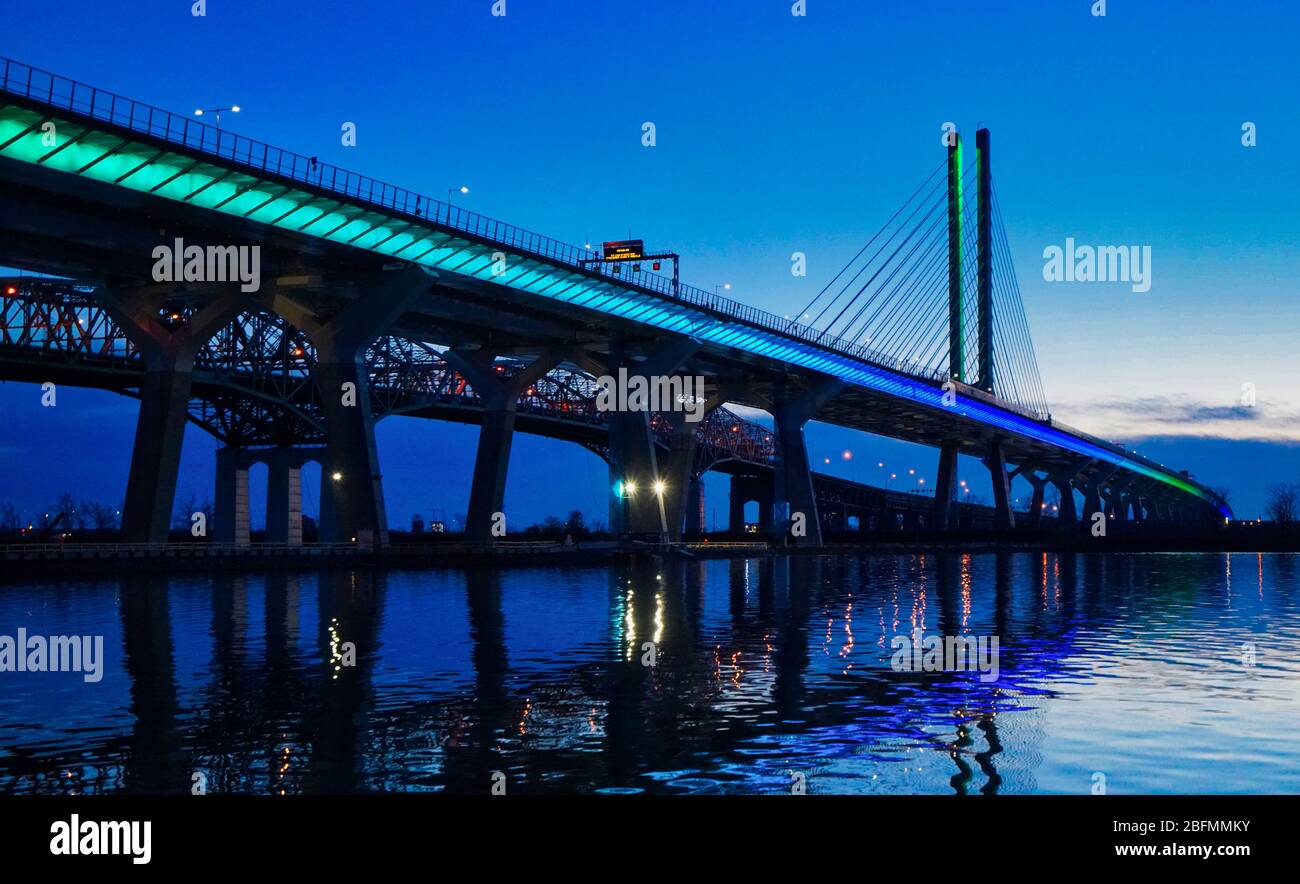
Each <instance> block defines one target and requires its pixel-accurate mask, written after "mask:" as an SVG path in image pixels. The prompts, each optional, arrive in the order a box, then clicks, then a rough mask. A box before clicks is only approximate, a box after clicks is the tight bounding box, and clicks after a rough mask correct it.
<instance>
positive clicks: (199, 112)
mask: <svg viewBox="0 0 1300 884" xmlns="http://www.w3.org/2000/svg"><path fill="white" fill-rule="evenodd" d="M222 111H230V112H231V113H232V114H237V113H239V105H237V104H232V105H230V106H229V107H207V108H204V107H199V108H195V109H194V116H196V117H201V116H203V115H204V114H216V115H217V128H218V129H220V128H221V113H222Z"/></svg>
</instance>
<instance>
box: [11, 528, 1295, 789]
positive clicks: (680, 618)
mask: <svg viewBox="0 0 1300 884" xmlns="http://www.w3.org/2000/svg"><path fill="white" fill-rule="evenodd" d="M20 628H21V629H24V630H26V634H27V635H28V636H29V637H30V636H59V635H78V636H80V635H87V636H92V637H93V636H102V637H103V655H102V656H103V659H102V660H101V661H99V664H100V666H101V673H100V675H101V677H100V678H99V680H98V681H87V676H86V674H84V673H76V672H59V673H53V672H31V671H24V672H18V671H0V793H20V794H30V793H40V794H65V793H66V794H84V793H104V792H117V791H128V792H145V793H154V792H165V793H182V792H190V791H192V790H195V789H197V788H202V789H204V790H206V791H207V792H208V793H209V794H215V793H226V792H239V793H259V794H282V793H283V794H295V793H320V792H324V793H348V792H363V791H413V792H425V791H427V792H437V791H445V792H454V793H476V794H486V793H489V792H490V791H491V790H492V789H493V788H494V786H495V787H496V788H497V789H498V790H500V789H505V790H506V791H507V792H508V793H510V794H525V793H543V792H545V793H573V792H578V793H590V792H601V791H604V792H626V791H635V792H652V793H676V794H689V793H694V794H718V793H776V792H789V791H791V790H792V789H795V790H798V789H803V790H806V791H807V792H808V793H812V794H816V793H850V794H876V793H927V794H942V793H953V792H960V793H981V792H982V793H1006V794H1011V793H1031V792H1045V793H1075V794H1087V793H1089V792H1097V791H1102V790H1104V791H1106V792H1108V793H1110V794H1125V793H1187V792H1208V793H1269V792H1288V793H1295V792H1300V728H1297V726H1296V725H1297V722H1298V721H1300V556H1296V555H1263V556H1256V555H1241V554H1234V555H1213V554H1196V555H1173V554H1169V555H1166V554H1159V555H1156V554H1152V555H1095V556H1094V555H1076V554H1059V555H1058V554H1051V553H1049V554H1043V553H1036V554H1028V553H998V554H993V553H989V554H974V555H957V554H944V555H937V554H928V555H921V554H915V555H862V556H827V557H795V558H790V559H775V560H773V559H754V560H731V561H727V560H711V561H706V562H685V563H684V562H680V561H672V562H661V563H657V564H656V563H645V564H639V565H633V566H626V567H622V566H619V567H606V566H600V567H590V568H519V569H510V570H503V571H488V570H431V571H395V572H389V573H375V572H370V571H359V572H324V573H300V574H282V573H281V574H256V575H233V576H231V575H225V576H216V577H206V576H173V577H140V576H132V577H123V578H120V579H109V580H100V579H96V580H87V581H85V582H63V583H58V584H48V585H8V586H3V587H0V637H3V636H11V637H12V636H16V635H17V633H18V630H19V629H20ZM917 630H919V631H920V632H919V635H918V636H917V640H918V641H923V640H924V638H925V637H927V636H937V637H939V638H941V639H942V638H944V637H948V636H964V637H969V638H972V639H976V640H977V641H979V640H981V639H982V640H984V641H985V644H984V645H983V646H982V647H983V648H984V649H985V650H986V651H988V654H987V655H986V656H985V657H984V658H978V659H977V660H974V661H971V660H968V661H967V662H968V663H970V664H973V663H976V662H982V663H983V664H985V665H983V667H982V668H978V669H972V668H971V666H970V665H967V666H965V667H960V666H956V665H953V661H952V660H947V661H940V662H941V663H942V664H943V665H944V666H946V667H947V668H934V667H932V668H933V671H925V667H923V666H922V667H916V666H911V665H909V663H908V661H909V660H912V659H913V658H912V656H911V655H910V653H898V650H899V649H900V648H902V649H904V650H905V651H910V650H911V648H912V645H911V644H910V642H911V640H912V639H911V638H909V637H911V636H914V635H915V634H916V633H917ZM993 639H996V640H997V645H996V655H994V654H993V653H992V650H991V649H992V647H993V645H992V640H993ZM921 647H923V648H924V647H925V645H924V644H923V645H921ZM86 662H88V661H86ZM992 662H996V670H994V669H993V668H991V667H990V666H989V665H987V664H989V663H992ZM918 669H919V671H918ZM959 669H960V671H957V670H959ZM92 677H93V676H92Z"/></svg>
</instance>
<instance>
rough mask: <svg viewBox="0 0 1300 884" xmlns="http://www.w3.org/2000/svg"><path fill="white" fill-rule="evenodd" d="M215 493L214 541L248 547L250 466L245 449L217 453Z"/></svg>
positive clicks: (220, 450) (224, 450) (219, 450)
mask: <svg viewBox="0 0 1300 884" xmlns="http://www.w3.org/2000/svg"><path fill="white" fill-rule="evenodd" d="M214 491H215V493H214V494H213V513H212V521H213V525H212V539H213V541H214V542H216V543H232V544H234V545H235V546H248V544H249V533H250V532H249V519H248V463H247V461H246V460H245V454H244V452H243V450H242V449H239V448H218V449H217V484H216V488H215V489H214Z"/></svg>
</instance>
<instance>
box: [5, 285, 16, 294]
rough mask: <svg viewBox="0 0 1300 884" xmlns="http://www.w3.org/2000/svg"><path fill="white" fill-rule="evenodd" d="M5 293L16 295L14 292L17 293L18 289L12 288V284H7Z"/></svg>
mask: <svg viewBox="0 0 1300 884" xmlns="http://www.w3.org/2000/svg"><path fill="white" fill-rule="evenodd" d="M5 294H6V295H16V294H18V289H16V288H14V287H13V286H9V288H7V289H5Z"/></svg>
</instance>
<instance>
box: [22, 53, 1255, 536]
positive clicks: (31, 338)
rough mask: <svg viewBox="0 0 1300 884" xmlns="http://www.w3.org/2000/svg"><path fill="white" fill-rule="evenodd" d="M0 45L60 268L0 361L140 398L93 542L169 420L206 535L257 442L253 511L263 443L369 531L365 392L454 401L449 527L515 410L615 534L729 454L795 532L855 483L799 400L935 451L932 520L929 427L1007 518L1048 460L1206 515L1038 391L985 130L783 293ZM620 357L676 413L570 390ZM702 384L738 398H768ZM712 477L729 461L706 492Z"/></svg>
mask: <svg viewBox="0 0 1300 884" xmlns="http://www.w3.org/2000/svg"><path fill="white" fill-rule="evenodd" d="M2 64H3V68H2V73H0V182H2V183H3V185H4V186H3V188H2V189H0V234H3V246H0V264H3V265H5V266H10V267H16V268H20V269H23V270H27V271H33V272H36V273H40V274H49V275H54V276H57V277H59V278H60V279H59V280H58V281H53V280H39V281H38V280H33V279H31V278H24V279H23V280H22V281H21V283H18V282H15V281H10V282H9V283H7V284H6V288H5V290H4V291H5V295H4V302H3V303H4V310H5V339H4V342H3V346H0V350H2V351H3V352H2V353H0V371H2V372H4V374H3V377H5V378H10V379H17V380H30V381H42V382H43V381H52V380H53V381H62V382H64V383H70V384H79V385H87V386H99V387H104V388H108V389H117V390H119V391H122V392H128V393H129V394H130V395H134V396H136V397H137V398H139V399H140V403H141V405H140V412H139V417H138V422H137V430H136V439H135V445H134V449H133V453H132V462H131V471H130V477H129V481H128V486H127V496H126V502H125V505H124V510H123V530H122V538H123V540H124V541H128V542H136V543H139V542H160V541H162V540H164V539H165V538H166V534H167V529H168V526H169V523H170V519H171V513H172V505H173V498H174V495H175V487H176V481H177V473H178V470H179V459H180V450H181V444H182V439H183V432H184V428H185V426H186V424H187V423H190V422H192V423H195V424H198V425H199V426H202V427H203V428H204V429H205V430H207V431H208V432H211V433H212V434H213V435H215V436H217V438H219V439H221V440H222V442H223V443H224V445H225V447H224V448H223V449H222V450H221V452H220V453H219V454H218V469H217V475H218V487H217V496H216V503H217V506H216V523H217V526H216V532H217V536H218V537H219V538H222V539H227V540H238V539H239V538H240V537H241V536H243V534H244V532H246V530H247V529H246V525H247V515H246V512H247V506H246V498H247V472H246V471H247V466H248V464H249V463H250V462H252V461H253V460H265V461H267V462H268V463H269V464H271V465H272V470H271V484H272V486H273V487H274V489H275V490H274V491H273V492H272V494H273V495H274V497H275V500H273V501H270V502H271V503H272V504H273V505H272V506H270V507H269V508H268V529H269V530H271V531H273V533H274V534H275V535H276V536H277V537H280V536H283V537H289V538H290V539H291V538H292V536H293V530H294V529H293V522H294V519H295V518H296V516H295V511H294V494H295V493H297V492H295V491H294V488H293V486H294V485H295V484H296V478H295V477H296V473H295V471H296V469H298V467H300V466H301V464H302V463H303V462H305V461H306V460H318V461H320V462H321V464H322V467H323V474H324V475H328V476H329V477H331V478H330V481H328V482H324V481H323V482H322V486H323V488H322V504H321V536H322V539H323V540H326V541H329V542H337V541H349V540H351V539H353V538H356V539H357V542H358V543H361V544H364V545H376V546H380V547H382V546H384V545H386V544H387V524H386V516H385V511H384V505H383V485H382V478H381V476H382V474H381V471H380V466H379V455H378V451H377V447H376V444H375V437H374V425H375V422H376V421H377V420H378V419H380V418H381V417H383V416H385V415H390V414H417V415H422V416H427V417H439V418H444V419H452V420H469V421H472V422H475V423H478V424H479V425H480V435H479V443H478V450H477V455H476V463H475V470H474V477H473V482H472V490H471V496H470V501H469V507H468V513H467V532H468V534H469V535H470V537H471V538H472V539H473V540H474V541H475V542H477V543H481V544H483V545H489V546H490V545H491V544H492V542H493V541H494V539H495V536H494V533H493V531H492V527H493V523H494V519H493V516H494V514H496V513H501V512H503V511H504V494H505V482H506V474H507V468H508V464H509V453H510V446H511V440H512V438H513V434H514V433H515V432H516V430H518V431H522V432H542V433H544V434H546V435H551V436H554V437H556V438H563V439H568V440H570V441H574V442H577V443H579V444H583V445H585V446H587V447H588V448H591V449H592V450H595V451H597V452H598V453H600V454H601V455H602V456H603V457H604V458H605V459H606V460H607V462H608V463H609V469H610V483H609V487H610V515H611V526H612V527H613V529H614V530H615V531H616V532H617V533H619V534H620V535H622V536H628V537H637V536H641V537H657V538H660V539H672V538H676V537H680V536H681V534H682V532H683V531H684V530H689V529H690V528H691V527H692V523H691V521H690V518H691V517H690V516H688V513H691V512H695V513H698V511H699V507H698V506H697V504H698V502H699V498H698V494H699V481H698V477H699V475H700V473H702V472H703V471H704V470H706V469H721V470H723V471H726V472H730V473H732V474H733V476H736V477H737V478H739V479H742V480H744V481H745V482H757V483H759V484H758V486H757V487H756V488H755V490H753V491H752V496H751V499H755V500H759V501H760V503H761V504H762V511H763V513H764V516H763V517H762V519H761V521H763V522H764V523H765V524H766V525H768V526H770V527H771V528H772V529H773V530H774V531H775V532H776V533H777V534H778V535H780V536H783V537H784V539H785V542H787V543H790V544H794V545H818V544H820V543H821V541H822V531H823V526H824V524H826V523H827V521H828V519H829V518H830V513H829V509H831V508H832V507H830V506H828V502H829V501H831V500H838V501H839V502H841V503H844V502H845V501H847V500H850V499H853V500H855V501H862V500H866V499H867V498H869V497H870V496H871V495H872V494H874V493H876V491H873V490H871V489H865V488H844V487H841V485H843V484H846V483H837V482H835V481H834V480H830V479H829V478H828V477H821V476H817V475H816V474H815V473H814V471H813V469H812V465H811V463H810V461H809V457H808V453H807V448H806V445H805V443H804V429H805V427H806V425H807V423H808V422H809V421H812V420H816V421H820V422H826V423H832V424H837V425H840V426H844V427H850V428H854V429H859V430H863V431H866V432H869V433H874V434H878V435H884V436H889V437H893V438H899V439H905V440H907V441H911V442H917V443H920V444H924V445H930V446H933V447H934V448H936V449H937V451H938V459H939V469H938V476H939V481H938V483H937V487H936V489H935V495H934V499H933V501H927V502H925V504H924V508H925V510H926V511H925V513H924V515H923V516H921V517H919V519H918V521H920V522H923V523H924V524H925V525H926V526H927V527H928V528H932V529H934V530H937V531H942V530H945V529H947V528H950V527H952V526H953V525H954V523H955V521H956V519H957V512H958V508H957V505H956V503H955V500H954V498H955V497H956V491H957V462H958V461H957V458H958V455H959V454H970V455H976V456H978V457H979V458H981V459H982V460H983V462H984V463H985V465H986V466H987V468H988V469H989V471H990V475H991V477H992V479H993V489H994V507H993V510H992V518H993V521H994V523H995V525H996V526H997V527H998V528H1000V529H1002V530H1007V531H1009V530H1012V529H1014V528H1015V527H1016V521H1017V520H1016V516H1017V514H1016V513H1015V511H1014V509H1013V507H1012V499H1011V498H1012V495H1011V491H1010V488H1011V483H1012V481H1013V480H1014V479H1016V478H1017V477H1019V478H1023V479H1024V480H1026V481H1028V482H1029V483H1030V484H1031V486H1032V487H1033V501H1034V502H1033V503H1032V504H1031V507H1030V511H1029V513H1030V518H1033V519H1036V518H1037V517H1038V516H1039V515H1040V514H1041V511H1042V502H1043V494H1044V490H1045V488H1046V487H1047V486H1048V485H1049V484H1051V485H1055V486H1056V488H1057V489H1058V490H1059V492H1060V498H1061V506H1060V513H1059V516H1058V519H1057V522H1058V524H1059V525H1060V526H1061V527H1062V528H1063V529H1065V530H1072V529H1073V528H1074V526H1076V525H1078V524H1079V523H1080V512H1079V509H1078V504H1077V502H1076V496H1075V495H1076V493H1077V494H1079V495H1080V497H1081V499H1082V506H1083V511H1082V515H1083V517H1084V520H1085V521H1086V517H1087V516H1088V515H1089V514H1091V513H1096V512H1106V513H1108V514H1109V515H1110V516H1111V517H1112V518H1119V519H1130V518H1131V519H1135V520H1147V519H1152V518H1159V519H1166V520H1167V519H1174V520H1180V521H1189V522H1190V521H1198V522H1209V521H1210V520H1213V519H1218V518H1221V517H1227V516H1230V510H1229V509H1228V507H1227V505H1226V503H1225V502H1224V501H1223V500H1221V499H1220V498H1219V497H1218V496H1217V495H1215V494H1214V492H1212V491H1211V490H1210V489H1208V488H1206V487H1204V486H1202V485H1200V484H1199V483H1197V482H1195V481H1193V480H1192V479H1191V477H1189V476H1188V475H1187V474H1186V473H1182V472H1178V471H1175V470H1172V469H1170V468H1166V467H1165V466H1163V465H1161V464H1158V463H1155V462H1153V461H1151V460H1149V459H1147V458H1143V457H1140V456H1138V455H1137V454H1135V453H1133V452H1129V451H1127V450H1125V449H1124V448H1122V447H1121V446H1118V445H1115V444H1112V443H1110V442H1107V441H1105V440H1101V439H1098V438H1096V437H1093V436H1091V435H1089V434H1086V433H1084V432H1082V431H1079V430H1076V429H1073V428H1070V427H1067V426H1064V425H1062V424H1061V423H1059V422H1057V421H1054V420H1053V419H1052V417H1051V416H1050V413H1049V412H1048V409H1047V406H1046V401H1045V397H1044V396H1043V394H1042V389H1041V384H1040V383H1039V381H1038V376H1037V368H1036V364H1035V362H1034V359H1033V348H1032V344H1031V342H1030V341H1029V336H1028V328H1027V324H1026V323H1025V321H1024V314H1023V309H1022V308H1021V306H1020V301H1019V292H1018V290H1017V288H1016V285H1015V276H1014V271H1013V269H1012V267H1011V264H1010V253H1009V249H1008V248H1007V245H1006V239H1005V232H1004V230H1003V229H1002V225H1001V215H1000V212H999V211H998V207H997V201H996V194H995V191H994V189H993V182H992V174H991V163H990V155H991V152H990V140H989V134H988V132H987V130H980V132H979V133H977V138H976V151H975V162H973V163H969V164H967V163H966V162H965V159H964V148H963V145H962V143H961V141H960V139H959V138H955V139H954V141H953V144H952V145H951V146H950V147H949V148H948V151H947V154H948V155H947V157H946V158H945V161H944V162H943V163H942V164H941V165H940V167H939V168H938V169H936V172H935V174H933V175H932V176H931V178H930V180H927V182H926V183H925V184H923V185H922V186H921V188H919V189H918V190H917V192H916V193H915V194H914V195H913V197H912V198H911V199H910V200H909V201H908V203H907V204H905V205H904V206H903V207H902V208H900V209H899V211H898V212H896V213H895V215H894V216H893V218H891V219H890V221H889V222H888V223H887V224H886V226H885V227H884V228H882V229H881V231H880V232H878V233H877V235H876V236H875V237H873V238H872V240H871V241H870V242H868V243H867V245H866V246H864V248H863V250H862V251H861V252H860V253H859V255H858V256H856V257H855V259H854V261H853V262H851V263H850V265H849V266H848V267H846V268H845V269H844V270H843V271H841V273H840V274H839V275H837V276H836V278H835V279H833V280H832V282H831V283H830V284H828V285H827V287H826V288H825V289H824V290H823V291H822V292H821V293H820V294H819V295H818V297H817V298H816V299H814V301H813V302H812V303H811V304H809V305H808V306H807V308H806V309H805V310H803V311H801V312H800V314H799V316H798V318H796V319H794V320H790V319H786V318H784V317H780V316H776V315H774V314H770V313H766V312H764V311H761V310H757V309H755V308H753V307H750V306H747V305H743V304H740V303H737V302H735V301H732V300H729V299H726V298H721V297H718V295H717V294H716V293H714V292H706V291H703V290H700V289H696V288H692V287H690V286H686V285H683V284H681V283H680V282H679V281H678V280H677V279H676V278H675V277H674V278H671V279H670V278H668V277H667V276H664V275H660V274H658V273H654V272H647V271H645V270H643V269H641V268H640V267H634V266H633V265H631V264H626V263H606V262H601V261H599V260H596V259H598V257H599V256H598V255H597V254H596V253H594V252H592V251H591V250H590V249H587V248H580V247H577V246H571V245H567V244H564V243H561V242H558V241H556V240H554V239H551V238H549V237H545V236H541V235H539V234H534V233H531V232H528V231H525V230H522V229H520V228H517V227H514V226H512V225H509V224H506V223H504V222H500V221H496V220H493V219H489V218H486V217H484V216H481V215H478V214H476V213H473V212H468V211H466V210H464V209H462V208H458V207H453V206H451V205H449V204H447V203H445V202H440V201H438V200H433V199H429V198H427V197H424V196H422V195H419V194H416V193H412V192H410V191H407V190H404V189H402V188H398V187H395V186H393V185H390V184H386V183H383V182H379V181H376V180H374V179H371V178H367V177H364V176H360V175H357V174H356V173H352V172H349V171H346V170H343V169H339V168H337V167H334V166H331V165H329V164H326V163H323V162H320V161H319V160H318V159H317V158H315V157H305V156H301V155H298V154H294V153H290V152H288V151H284V150H281V149H278V148H274V147H271V146H268V145H265V144H261V143H259V142H256V141H252V140H250V139H247V138H244V137H242V136H238V135H236V134H234V133H231V132H228V131H224V130H220V129H217V128H214V127H211V126H208V125H206V124H203V123H201V122H199V121H198V120H195V119H193V118H190V117H186V116H181V115H177V114H172V113H169V112H166V111H163V110H159V109H157V108H153V107H151V106H148V105H145V104H141V103H139V102H136V101H133V100H131V99H127V98H124V97H121V96H117V95H114V94H112V93H108V92H105V91H102V90H98V89H95V88H93V87H90V86H86V85H84V84H81V83H77V82H74V81H71V80H68V79H65V78H62V77H59V76H57V75H54V74H50V73H48V72H44V71H40V70H37V69H34V68H31V67H29V66H26V65H23V64H21V63H19V62H16V61H10V60H3V62H2ZM945 169H946V175H945V174H943V172H944V170H945ZM972 188H973V189H974V191H975V194H976V198H975V199H973V200H967V199H966V192H967V191H968V190H970V189H972ZM972 229H973V230H974V231H975V235H974V237H971V236H970V235H969V234H968V231H969V230H972ZM972 239H973V243H972V242H971V240H972ZM173 243H174V244H175V245H176V246H177V247H178V249H177V250H178V251H183V249H182V248H181V247H182V244H183V243H188V244H191V247H193V246H194V245H195V244H200V250H199V254H200V255H202V247H204V246H208V247H214V246H215V247H217V250H218V251H219V252H220V254H221V258H220V260H221V261H225V260H226V258H227V257H229V256H230V255H232V254H233V253H234V252H235V251H236V249H238V248H239V247H249V248H252V247H256V249H257V255H258V261H259V267H260V285H256V286H247V285H244V286H241V285H240V283H239V282H238V281H230V279H232V278H233V276H232V277H222V278H221V280H220V281H214V280H213V279H212V276H211V274H206V275H205V274H204V273H202V272H198V273H193V274H188V275H190V276H191V278H190V279H189V280H184V281H182V280H174V281H168V282H160V281H158V280H157V279H156V277H157V275H158V274H157V273H156V272H155V270H156V268H155V264H156V263H157V262H156V260H155V259H156V258H157V255H156V253H155V250H156V249H157V248H158V247H159V246H160V245H162V246H168V247H170V246H172V245H173ZM210 251H211V250H210ZM181 257H182V256H181V255H179V254H178V255H177V262H176V266H177V268H178V269H183V268H182V263H183V262H182V260H181ZM186 257H187V258H188V255H187V256H186ZM198 264H199V265H201V264H202V262H201V261H200V262H198ZM190 266H191V265H190V264H185V267H190ZM225 266H226V265H225V264H222V267H225ZM229 266H231V267H232V268H233V266H234V265H233V263H232V264H230V265H229ZM196 269H198V270H202V269H204V268H203V267H201V266H197V268H196ZM207 269H208V270H211V267H209V268H207ZM187 273H188V270H186V271H185V272H183V273H181V274H178V276H184V275H187ZM837 286H838V288H837ZM245 288H248V289H250V290H249V291H244V289H245ZM254 289H255V290H254ZM814 314H816V315H815V317H814ZM805 320H808V321H805ZM620 370H623V371H626V372H627V373H628V374H631V375H638V376H642V377H648V378H664V377H669V376H677V377H700V378H703V379H704V382H705V395H704V397H703V399H704V402H703V403H702V407H703V409H704V411H705V413H706V414H707V416H706V418H705V419H704V420H703V421H702V422H701V423H700V424H699V425H696V424H694V423H691V422H690V421H687V420H686V419H685V414H684V413H683V412H681V411H673V410H668V411H663V412H660V413H655V414H652V413H650V412H647V411H601V410H599V409H598V408H596V406H595V398H596V396H595V392H596V387H595V384H596V379H597V378H599V377H602V376H606V375H609V376H617V375H618V374H619V372H620ZM728 404H732V405H739V406H746V407H749V408H754V409H760V410H762V411H766V412H768V413H769V414H770V415H771V416H772V418H773V426H772V427H771V428H767V427H764V426H761V425H759V424H757V423H754V422H751V421H747V420H742V419H741V418H740V417H739V416H738V415H737V414H735V413H733V412H732V411H730V410H728V409H727V408H726V406H727V405H728ZM877 491H878V490H877ZM742 493H745V492H743V491H742V490H740V488H739V486H736V485H735V484H734V482H733V501H734V500H735V499H736V497H737V496H739V495H740V494H742ZM863 505H864V506H865V504H863ZM879 505H884V506H886V507H887V506H888V503H887V502H886V503H885V504H878V506H879ZM846 507H847V504H845V508H843V509H842V512H847V508H846ZM906 508H909V509H915V508H916V504H915V503H913V502H911V501H908V506H907V507H906ZM733 509H734V505H733ZM298 512H300V503H299V504H298ZM695 518H698V517H697V516H696V517H695ZM695 524H696V525H698V522H696V523H695Z"/></svg>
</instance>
